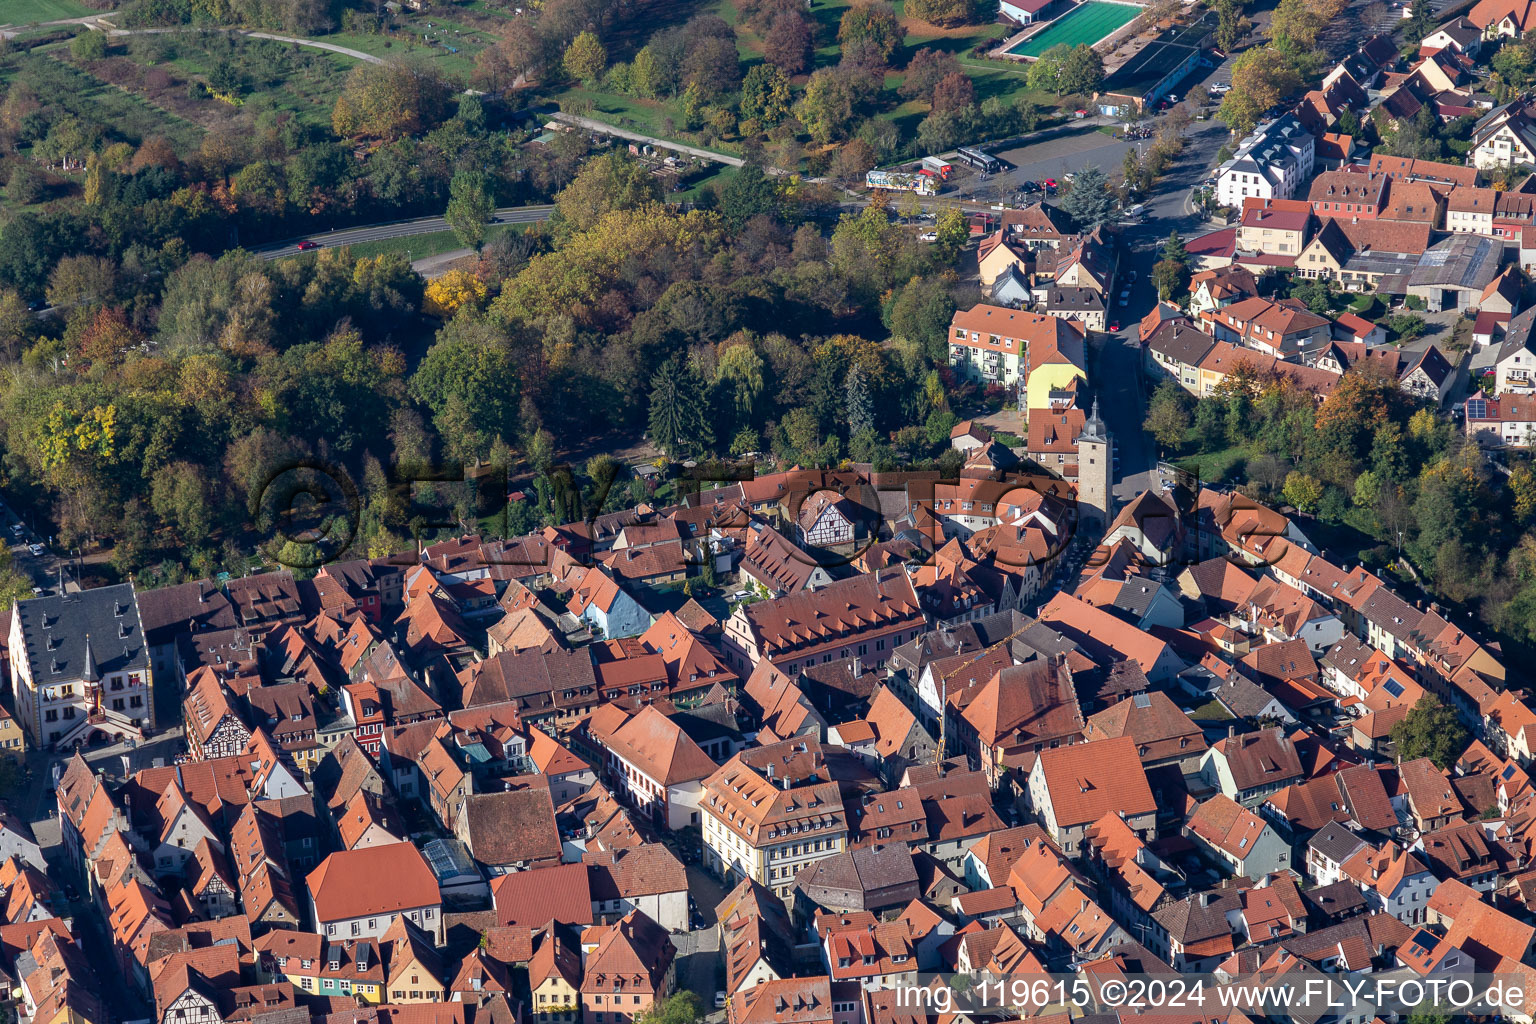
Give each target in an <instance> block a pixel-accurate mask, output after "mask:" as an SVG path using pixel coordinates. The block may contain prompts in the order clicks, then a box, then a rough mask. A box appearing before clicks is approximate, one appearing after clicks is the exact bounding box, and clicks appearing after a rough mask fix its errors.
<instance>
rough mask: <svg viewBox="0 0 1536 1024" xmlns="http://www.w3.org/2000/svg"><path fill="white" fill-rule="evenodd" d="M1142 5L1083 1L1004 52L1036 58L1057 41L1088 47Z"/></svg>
mask: <svg viewBox="0 0 1536 1024" xmlns="http://www.w3.org/2000/svg"><path fill="white" fill-rule="evenodd" d="M1141 12H1142V8H1141V7H1138V6H1137V5H1135V4H1123V3H1116V2H1114V0H1086V2H1085V3H1081V4H1079V5H1077V6H1076V7H1074V8H1072V10H1070V11H1068V12H1067V13H1066V14H1064V15H1062V16H1061V17H1060V18H1058V19H1057V20H1056V21H1055V22H1054V23H1052V24H1051V25H1049V26H1047V27H1046V29H1045V31H1043V32H1038V33H1036V34H1035V35H1033V36H1030V37H1029V38H1028V39H1026V40H1024V41H1023V42H1022V43H1018V44H1017V45H1015V46H1013V47H1011V48H1010V49H1009V50H1008V52H1009V53H1011V54H1013V55H1015V56H1018V57H1038V56H1040V55H1041V54H1042V53H1044V52H1045V51H1046V50H1049V49H1050V48H1051V47H1053V46H1056V45H1058V44H1060V43H1066V44H1067V45H1068V46H1076V45H1077V44H1078V43H1087V44H1088V45H1089V46H1092V45H1093V44H1094V43H1097V42H1098V41H1099V40H1100V39H1103V38H1104V37H1105V36H1107V35H1110V34H1112V33H1113V32H1115V31H1116V30H1117V29H1120V28H1122V27H1124V26H1125V25H1127V24H1129V23H1130V22H1131V20H1132V19H1134V18H1135V17H1136V16H1137V15H1138V14H1140V13H1141Z"/></svg>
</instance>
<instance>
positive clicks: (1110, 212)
mask: <svg viewBox="0 0 1536 1024" xmlns="http://www.w3.org/2000/svg"><path fill="white" fill-rule="evenodd" d="M1115 202H1116V200H1115V194H1114V192H1113V191H1111V190H1110V187H1109V176H1108V175H1106V174H1105V173H1104V172H1103V171H1101V170H1100V169H1099V168H1098V166H1097V165H1096V164H1087V165H1085V166H1084V167H1083V168H1082V169H1081V170H1079V171H1078V172H1077V174H1076V175H1075V176H1074V177H1073V178H1072V184H1071V186H1070V187H1069V188H1068V189H1067V190H1066V193H1065V194H1064V195H1063V196H1062V197H1061V202H1060V203H1059V204H1058V205H1059V206H1060V207H1061V209H1062V210H1064V211H1065V212H1066V213H1068V214H1069V215H1070V216H1071V217H1072V219H1073V220H1075V221H1077V223H1078V226H1079V227H1081V228H1083V229H1084V230H1091V229H1093V228H1096V227H1098V226H1100V225H1101V224H1107V223H1109V222H1110V220H1112V219H1113V218H1114V216H1115Z"/></svg>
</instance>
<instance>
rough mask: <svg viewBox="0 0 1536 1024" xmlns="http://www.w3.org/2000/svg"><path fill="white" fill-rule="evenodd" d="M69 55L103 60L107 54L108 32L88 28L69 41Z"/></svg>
mask: <svg viewBox="0 0 1536 1024" xmlns="http://www.w3.org/2000/svg"><path fill="white" fill-rule="evenodd" d="M69 55H70V56H71V57H74V58H75V59H76V60H101V59H102V58H103V57H105V56H106V55H107V34H106V33H105V32H97V31H94V30H87V31H85V32H81V33H80V34H79V35H77V36H75V38H73V39H71V40H70V41H69Z"/></svg>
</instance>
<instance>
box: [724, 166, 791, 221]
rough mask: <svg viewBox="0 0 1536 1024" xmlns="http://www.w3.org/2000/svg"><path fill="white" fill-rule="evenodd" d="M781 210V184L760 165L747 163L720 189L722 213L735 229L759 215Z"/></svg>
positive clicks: (770, 214)
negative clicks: (764, 171)
mask: <svg viewBox="0 0 1536 1024" xmlns="http://www.w3.org/2000/svg"><path fill="white" fill-rule="evenodd" d="M778 209H779V186H778V183H777V182H775V181H774V179H772V178H770V177H769V176H768V175H767V174H765V173H763V169H762V167H761V166H759V165H758V164H747V166H745V167H743V168H742V169H741V171H740V172H739V173H738V174H736V176H735V177H733V178H731V179H730V180H728V181H727V182H726V183H725V184H724V185H723V186H722V187H721V189H720V216H722V217H724V218H725V221H726V223H727V224H729V225H730V226H731V227H732V228H734V229H736V230H738V231H739V230H741V228H742V226H743V225H745V224H746V223H747V221H749V220H751V219H752V218H753V217H756V216H758V215H759V214H768V215H769V216H772V215H774V214H775V213H777V212H778Z"/></svg>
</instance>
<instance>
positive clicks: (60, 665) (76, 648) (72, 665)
mask: <svg viewBox="0 0 1536 1024" xmlns="http://www.w3.org/2000/svg"><path fill="white" fill-rule="evenodd" d="M16 614H17V615H18V616H19V617H20V619H21V632H22V640H23V642H24V644H25V645H26V653H27V662H28V664H29V666H30V667H31V670H32V680H33V682H34V683H35V684H36V685H38V686H49V685H52V684H56V683H72V682H76V681H78V680H80V679H81V678H83V674H84V670H85V638H86V636H87V634H89V635H90V638H91V654H92V656H93V657H94V658H95V661H96V667H97V670H98V672H99V673H100V675H102V676H103V677H105V676H108V675H111V674H112V673H114V672H130V671H137V670H142V669H145V668H148V667H149V652H148V648H147V647H146V646H145V643H144V630H143V627H142V626H141V625H140V623H139V607H138V603H137V601H135V600H134V593H133V584H132V583H120V584H118V585H117V586H115V587H98V588H97V589H95V590H83V591H80V592H79V593H74V594H62V595H55V596H53V597H34V598H31V599H29V600H26V601H18V602H16ZM11 656H12V657H15V656H16V654H15V652H14V651H13V652H12V655H11Z"/></svg>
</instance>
